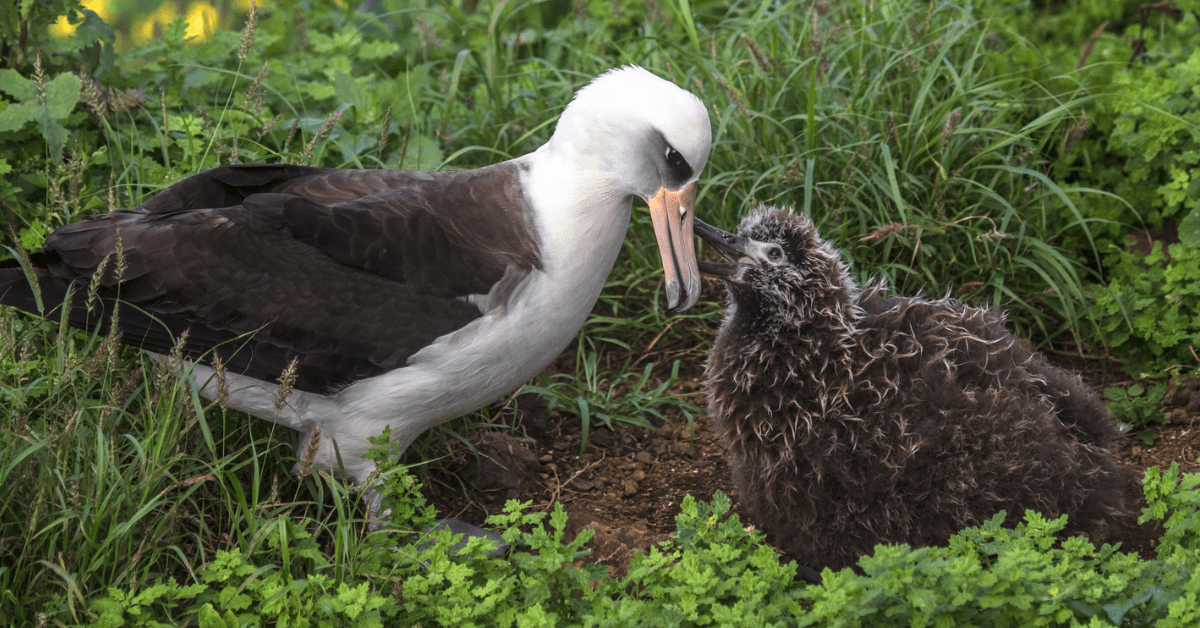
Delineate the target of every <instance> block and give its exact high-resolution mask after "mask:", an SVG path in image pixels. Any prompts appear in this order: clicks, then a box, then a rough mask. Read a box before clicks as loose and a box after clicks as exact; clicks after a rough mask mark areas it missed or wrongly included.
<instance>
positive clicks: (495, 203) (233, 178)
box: [0, 163, 540, 392]
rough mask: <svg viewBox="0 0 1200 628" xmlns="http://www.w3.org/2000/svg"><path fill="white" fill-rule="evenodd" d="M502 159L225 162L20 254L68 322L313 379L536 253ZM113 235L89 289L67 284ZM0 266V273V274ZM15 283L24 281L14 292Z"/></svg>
mask: <svg viewBox="0 0 1200 628" xmlns="http://www.w3.org/2000/svg"><path fill="white" fill-rule="evenodd" d="M519 183H520V178H519V171H518V166H516V165H514V164H508V163H506V164H498V165H496V166H491V167H489V168H483V169H480V170H473V171H464V172H444V173H423V172H403V171H388V170H331V169H318V168H307V167H301V166H287V165H278V166H275V165H249V166H229V167H224V168H218V169H215V170H211V171H208V172H205V173H202V174H200V175H197V176H194V177H191V178H189V179H187V180H184V181H182V182H180V183H178V184H176V185H173V186H171V187H169V188H167V189H166V190H164V191H162V192H161V193H159V194H157V195H155V196H154V197H153V198H151V199H150V200H148V201H147V202H146V203H144V204H142V205H141V206H139V207H137V208H135V209H132V210H120V211H116V212H114V213H112V214H111V215H109V216H106V217H104V218H98V219H95V220H91V221H87V222H82V223H76V224H73V225H68V226H66V227H64V228H62V229H60V230H58V231H56V232H55V233H53V234H51V236H50V237H49V238H48V239H47V241H46V246H45V247H44V248H43V249H42V250H40V251H38V252H37V253H35V254H34V255H33V261H34V264H35V266H36V267H37V268H38V271H37V274H38V279H39V283H40V284H41V288H42V290H43V296H44V299H45V301H46V304H47V306H48V307H53V306H55V305H57V304H58V303H61V302H62V300H63V298H64V295H65V293H66V289H67V286H68V285H70V284H72V283H74V284H76V286H77V287H76V289H75V290H76V293H77V294H79V295H80V296H77V297H76V298H75V299H74V300H73V301H74V307H73V309H72V313H71V320H72V323H73V324H75V325H76V326H80V327H87V328H93V329H98V330H100V331H107V327H108V322H107V318H108V316H109V315H110V313H111V311H112V308H113V305H114V303H115V302H116V301H117V300H119V301H120V302H121V303H122V305H121V309H120V314H119V316H118V321H119V323H118V324H119V327H120V329H121V331H122V334H123V340H124V341H125V342H127V343H130V344H135V345H138V346H141V347H144V348H146V349H148V350H151V351H156V352H161V353H165V352H167V351H169V350H170V349H171V347H172V346H173V344H174V341H175V338H177V337H178V336H179V335H180V334H182V333H183V332H184V331H185V330H187V331H188V341H187V344H186V345H185V347H184V352H185V354H186V355H187V357H189V358H192V359H199V358H201V357H203V356H205V355H206V354H210V353H213V352H215V353H217V354H219V355H220V356H221V357H222V359H223V360H224V361H225V363H226V364H227V365H228V366H229V368H230V370H231V371H234V372H238V373H243V374H246V375H250V376H252V377H255V378H258V379H261V380H265V381H274V380H275V379H277V378H278V377H279V375H280V373H282V372H283V370H284V369H285V368H286V367H287V365H288V364H289V363H290V362H291V361H292V360H293V359H294V360H296V361H297V367H298V369H297V379H296V384H295V385H296V387H297V388H299V389H301V390H307V391H313V392H327V391H329V390H332V389H336V388H338V387H340V386H344V385H346V384H348V383H351V382H354V381H357V380H359V379H362V378H365V377H371V376H374V375H378V374H381V373H384V372H386V371H388V370H391V369H394V368H399V367H402V366H404V365H405V364H406V362H407V360H408V358H409V357H410V356H411V355H412V354H413V353H415V352H417V351H419V350H420V349H421V348H422V347H424V346H426V345H428V344H429V343H430V342H432V341H433V340H434V339H436V338H437V337H439V336H442V335H444V334H447V333H450V332H452V331H454V330H456V329H459V328H461V327H462V326H464V325H466V324H467V323H469V322H470V321H472V320H474V319H475V318H478V317H479V316H480V311H479V309H478V308H477V307H476V306H475V305H472V304H469V303H467V302H466V301H465V300H464V299H463V297H466V296H467V295H470V294H483V293H487V292H488V291H489V290H491V289H492V286H493V285H495V284H496V283H497V282H499V281H501V279H503V278H504V277H505V276H506V273H507V276H509V277H510V278H511V277H512V276H513V275H514V273H515V274H518V275H522V276H523V275H524V274H525V273H528V272H529V271H531V270H533V269H534V268H538V267H539V266H540V261H539V257H538V249H537V240H536V234H535V233H534V231H533V228H532V226H531V224H530V222H529V220H528V218H527V217H526V207H527V204H526V201H525V198H524V196H523V193H522V191H521V188H520V185H519ZM118 238H119V239H120V248H121V250H122V252H123V256H124V261H125V268H124V270H123V272H122V273H121V274H120V278H119V280H118V275H117V273H116V271H115V268H114V267H115V263H109V264H108V268H107V270H106V272H105V275H104V281H103V282H102V286H103V288H102V290H101V293H100V296H101V297H102V303H100V304H97V305H94V306H93V308H92V310H91V311H90V312H89V310H88V309H87V308H86V306H85V304H84V303H83V300H84V299H83V296H82V294H81V293H85V292H86V286H87V283H88V281H89V280H90V278H91V276H92V275H93V274H94V272H95V270H96V269H97V268H98V267H99V266H100V265H101V263H102V260H104V258H105V257H106V256H112V257H111V258H110V259H115V252H116V250H117V248H118V245H117V241H118ZM9 266H10V268H8V269H0V302H4V303H7V304H10V305H14V306H16V307H21V308H23V309H26V310H33V309H36V308H35V307H32V293H31V292H30V291H29V289H28V287H27V286H25V287H22V286H23V285H24V283H25V279H24V277H23V276H22V275H21V274H20V269H19V268H13V267H14V266H15V264H11V263H10V264H9ZM5 273H7V274H5ZM22 290H23V291H24V292H22Z"/></svg>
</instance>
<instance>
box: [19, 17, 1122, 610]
mask: <svg viewBox="0 0 1200 628" xmlns="http://www.w3.org/2000/svg"><path fill="white" fill-rule="evenodd" d="M293 4H294V5H295V10H293ZM379 6H380V12H379V14H377V15H371V16H368V15H362V14H358V13H356V12H355V11H354V10H353V8H346V7H338V6H337V5H336V4H335V3H334V2H332V1H323V0H314V1H313V2H311V3H307V2H304V3H289V2H281V3H279V5H278V7H273V8H272V13H271V15H270V17H269V18H265V17H260V19H259V21H258V24H257V26H256V27H255V28H254V29H251V31H247V32H244V33H237V32H221V33H218V34H217V35H216V36H214V37H213V38H212V39H211V40H209V41H208V42H205V43H203V44H201V45H199V46H190V45H188V44H187V43H186V42H185V41H184V40H183V36H182V35H183V28H182V24H181V23H176V24H174V25H170V26H168V27H167V28H166V29H165V32H164V36H163V38H162V39H161V40H160V41H156V42H151V43H148V44H146V45H144V46H141V47H138V48H134V49H132V50H129V51H127V52H124V53H121V54H119V55H116V56H106V54H102V52H103V51H102V50H101V49H100V48H96V49H93V48H90V47H87V46H83V45H80V44H70V45H67V44H64V43H61V42H58V43H56V42H54V41H51V40H49V39H46V38H39V37H35V38H34V40H33V41H32V43H31V45H30V48H29V50H32V51H34V52H39V51H40V52H41V53H42V57H41V59H42V61H41V63H42V64H44V66H43V67H44V72H45V75H46V78H45V79H44V80H41V82H39V83H38V85H39V89H41V88H42V87H44V86H45V85H46V84H47V82H48V81H49V80H51V79H52V78H53V77H54V76H56V75H57V74H58V73H61V72H65V71H82V72H84V73H85V74H87V75H88V76H91V77H93V78H94V79H95V83H90V82H84V84H83V87H82V96H83V98H84V100H85V101H86V102H87V103H89V107H88V108H84V107H77V108H76V109H75V110H74V111H73V112H71V113H70V114H69V115H67V116H65V117H60V118H57V119H56V120H55V124H59V125H61V126H63V127H64V128H66V129H68V131H69V132H70V136H69V139H70V141H69V142H68V143H67V144H66V146H67V158H66V159H65V160H62V161H61V163H59V162H58V160H56V159H53V158H52V157H53V156H52V155H49V154H48V149H47V142H46V138H45V137H44V136H43V134H42V131H40V130H39V129H40V127H38V126H37V125H36V124H32V123H31V124H29V125H26V126H24V127H21V128H19V129H18V130H15V131H0V174H3V177H0V208H2V214H3V216H4V219H5V226H6V229H5V234H4V235H3V244H4V245H6V246H10V247H16V246H17V245H18V242H19V243H20V244H21V245H23V246H25V247H27V248H32V247H36V246H37V245H39V244H40V242H41V240H42V239H43V238H44V237H45V235H46V233H48V232H49V231H51V230H53V229H54V228H56V227H58V226H61V225H62V224H66V223H68V222H71V221H75V220H79V219H81V218H83V217H85V216H86V215H90V214H94V213H98V212H104V211H107V210H109V209H112V208H114V207H128V206H132V205H134V204H136V203H138V202H140V201H142V200H144V199H145V198H147V197H148V196H149V195H151V194H153V193H154V192H155V191H157V190H159V189H161V188H163V187H164V186H166V185H169V184H170V183H172V182H174V181H177V180H179V179H181V178H183V177H186V176H188V175H190V174H194V173H195V172H198V171H201V170H203V169H207V168H211V167H214V166H216V165H218V164H221V163H227V162H231V161H242V162H249V161H286V162H292V163H311V164H315V165H322V166H332V167H365V168H375V167H397V166H400V165H403V166H404V167H407V168H417V167H419V168H469V167H476V166H480V165H484V164H488V163H494V162H496V161H499V160H502V159H506V158H509V157H513V156H516V155H520V154H524V153H526V152H529V151H531V150H533V149H535V148H536V147H537V146H539V145H540V144H541V143H543V142H544V141H545V140H546V139H548V137H549V135H550V133H551V132H552V130H553V125H554V122H555V120H556V119H557V116H558V114H559V112H560V111H561V109H562V107H563V106H565V104H566V103H567V102H568V100H569V98H570V96H571V94H572V93H573V92H574V90H576V89H577V88H579V87H580V86H581V85H582V84H584V82H586V81H587V80H589V79H590V78H591V77H593V76H595V75H596V74H598V73H599V72H601V71H603V70H604V69H607V68H610V67H613V66H616V65H620V64H625V63H637V64H640V65H643V66H645V67H647V68H649V69H651V70H653V71H655V72H656V73H659V74H661V75H663V76H666V77H668V78H670V79H671V80H673V81H675V82H677V83H679V84H680V85H683V86H685V87H687V88H688V89H691V90H693V91H694V92H696V93H697V94H698V95H699V96H700V97H701V98H702V99H703V100H704V102H705V103H706V104H707V105H708V106H709V109H710V112H711V114H712V120H713V150H712V156H711V158H710V161H709V164H708V166H707V169H706V171H705V174H704V177H703V179H702V181H701V185H702V190H701V194H700V197H699V201H698V212H699V213H700V215H701V217H703V218H704V219H705V220H707V221H708V222H711V223H713V224H716V225H718V226H722V227H725V228H733V227H734V226H735V225H736V224H737V221H738V220H739V218H740V217H741V216H742V215H744V214H745V212H746V211H747V210H748V209H749V208H750V207H751V206H753V205H754V204H757V203H771V204H778V205H792V206H796V207H799V208H802V209H803V210H804V211H806V212H809V213H810V214H811V215H812V216H813V217H814V219H815V220H816V222H817V224H818V226H819V227H820V228H821V230H822V232H823V234H824V235H825V236H826V237H828V238H830V239H832V240H833V241H834V242H836V243H837V244H838V245H839V246H841V247H842V248H843V249H844V251H845V253H846V255H847V256H848V257H849V258H851V259H852V260H853V262H854V268H855V270H856V272H857V273H858V274H860V275H863V276H866V275H882V276H884V277H886V278H887V279H888V280H889V281H890V282H891V283H892V284H894V285H896V286H897V287H899V288H901V289H902V290H903V291H904V292H905V293H907V294H913V293H916V292H917V291H918V290H924V291H925V292H926V293H928V294H932V295H934V296H941V295H942V294H944V293H945V292H946V291H948V290H953V291H954V292H953V294H954V295H955V296H957V297H959V298H962V299H964V300H967V301H972V302H983V303H990V304H992V305H995V306H997V307H1002V308H1004V309H1006V310H1007V311H1008V312H1009V315H1010V318H1011V320H1012V321H1013V324H1014V325H1015V326H1016V327H1017V328H1018V329H1019V330H1020V331H1021V332H1022V333H1024V334H1026V335H1028V336H1030V337H1032V338H1033V339H1034V340H1036V341H1039V342H1054V343H1056V344H1057V343H1062V344H1063V345H1067V346H1069V345H1070V344H1071V342H1072V341H1076V340H1078V339H1080V338H1086V337H1090V336H1093V335H1094V332H1095V326H1094V324H1093V322H1092V321H1091V320H1090V319H1089V317H1088V314H1087V312H1088V311H1089V308H1090V301H1089V297H1088V294H1087V292H1086V291H1085V289H1084V284H1085V283H1086V282H1088V281H1090V280H1093V279H1094V278H1095V275H1094V273H1095V269H1097V268H1099V262H1098V259H1097V253H1096V251H1095V250H1094V248H1095V247H1094V246H1093V245H1091V244H1090V242H1091V231H1090V229H1091V227H1092V225H1093V221H1092V219H1091V218H1089V217H1088V216H1086V215H1083V214H1081V213H1080V212H1079V210H1078V209H1077V208H1076V206H1075V204H1074V203H1073V200H1072V199H1077V198H1079V197H1080V196H1081V195H1087V194H1103V193H1104V192H1102V191H1097V190H1088V189H1079V187H1078V186H1074V185H1072V184H1070V183H1068V182H1064V181H1057V180H1055V179H1054V178H1053V177H1052V176H1050V175H1048V174H1046V173H1049V172H1052V171H1053V168H1052V165H1053V164H1054V163H1055V162H1056V160H1057V159H1059V157H1060V156H1061V153H1062V151H1064V150H1065V149H1066V147H1067V146H1068V145H1069V143H1068V142H1067V141H1066V139H1067V137H1068V135H1069V134H1070V133H1071V132H1072V129H1075V128H1076V127H1077V125H1078V123H1079V120H1080V117H1081V115H1082V111H1083V108H1084V107H1085V106H1086V105H1087V104H1088V103H1089V102H1090V100H1089V99H1092V98H1094V97H1093V96H1090V95H1088V93H1087V91H1086V90H1085V89H1084V88H1083V87H1082V86H1081V85H1080V84H1079V82H1078V81H1077V80H1076V79H1075V78H1074V77H1072V76H1053V77H1049V78H1047V77H1048V75H1047V74H1046V72H1045V71H1044V70H1041V69H1039V70H1038V71H1037V72H1034V71H1030V70H1026V69H1023V68H1026V67H1029V65H1030V64H1029V63H1028V60H1029V59H1030V58H1036V51H1035V50H1032V49H1030V48H1029V44H1027V43H1026V42H1025V41H1024V40H1023V39H1022V38H1021V37H1020V36H1018V35H1015V34H1012V33H1009V32H1006V31H1005V30H1004V28H1003V25H1001V24H995V23H982V22H979V21H976V20H975V19H974V18H972V16H971V14H970V13H969V12H968V11H966V10H964V9H962V8H960V7H957V6H955V5H953V4H945V3H939V2H929V3H926V2H917V1H910V0H894V1H891V2H883V1H881V2H874V3H856V2H833V3H813V2H799V1H794V2H782V3H771V2H731V3H726V2H719V1H716V0H704V1H688V0H667V1H664V2H660V3H658V4H657V5H656V6H657V7H658V11H652V12H650V13H649V14H648V13H646V12H645V10H644V8H643V6H642V5H641V3H637V2H633V1H625V2H590V3H581V4H580V6H583V8H584V14H585V17H584V18H582V19H580V17H579V15H578V14H577V13H576V12H575V10H574V8H573V7H574V6H575V5H568V3H565V2H531V3H508V2H480V3H474V2H463V1H457V0H446V1H444V2H433V1H430V2H427V3H423V4H416V5H414V4H413V3H411V2H400V1H399V0H396V1H394V2H393V1H390V0H387V1H384V2H381V3H380V4H379ZM469 7H473V9H472V8H469ZM614 8H616V9H619V11H618V12H613V11H614ZM37 10H38V11H43V12H44V11H45V10H46V9H44V8H42V7H41V5H40V4H39V5H37ZM38 15H39V14H38V13H37V12H36V11H35V12H34V13H33V16H34V17H35V18H36V17H37V16H38ZM296 16H303V17H304V19H303V20H297V19H296ZM30 19H31V23H32V22H35V21H36V20H34V19H33V18H30ZM248 32H253V33H254V34H255V41H254V42H253V43H252V44H251V43H248V41H249V40H248V37H247V33H248ZM26 52H28V51H22V53H23V55H24V56H23V57H21V59H22V60H21V61H20V64H16V66H15V67H16V68H17V69H18V70H19V71H20V72H21V74H22V76H25V77H30V78H32V77H35V75H36V72H35V70H34V69H33V66H32V63H33V60H32V59H33V58H34V57H35V55H32V54H25V53H26ZM1013 59H1020V60H1022V62H1021V63H1016V62H1013ZM14 63H16V62H14ZM21 64H24V65H21ZM264 64H268V65H267V68H268V69H267V71H266V73H265V74H262V73H260V68H262V67H264ZM39 80H40V79H39ZM35 82H37V81H35ZM9 100H12V99H11V98H10V99H9ZM2 113H3V111H2V110H0V114H2ZM640 209H641V208H636V209H635V217H634V221H633V224H632V226H631V230H630V236H629V239H628V241H627V243H626V246H625V249H624V253H623V255H622V257H621V258H620V259H619V260H618V262H617V267H616V268H615V269H614V272H613V274H612V276H611V277H610V280H609V283H608V286H607V287H606V289H605V292H604V294H603V295H602V296H601V299H600V302H599V303H598V304H597V306H596V309H595V311H594V314H593V317H592V318H591V319H590V320H589V322H588V323H587V325H586V326H585V328H584V330H583V332H582V334H581V336H580V338H579V342H578V349H577V358H576V364H575V367H574V369H573V370H571V371H570V372H568V373H565V374H563V375H560V376H557V377H555V378H553V379H551V380H548V381H544V382H542V383H541V387H540V388H537V389H531V390H536V391H537V392H540V393H541V394H543V395H546V396H548V397H549V399H550V400H551V401H552V402H553V403H556V404H558V406H559V407H561V410H562V413H563V414H567V415H572V414H578V415H580V416H581V418H587V419H589V420H592V421H591V423H590V426H591V428H595V429H599V424H600V423H606V424H607V423H610V422H621V421H624V422H633V423H639V422H643V421H645V420H647V419H646V417H647V416H648V415H649V416H653V415H654V414H655V413H658V412H661V408H664V407H673V408H675V409H676V410H678V411H680V412H682V413H683V415H684V416H688V417H693V416H695V415H696V414H697V410H696V408H695V407H694V406H691V405H689V404H690V403H695V399H694V398H683V397H678V396H674V395H672V394H671V393H670V390H669V389H670V384H671V381H672V380H673V379H674V378H675V377H676V376H677V371H675V370H674V369H675V368H677V367H678V365H679V362H678V361H679V360H683V361H684V364H685V365H687V364H689V363H690V364H693V365H698V364H699V363H700V362H702V361H703V359H704V357H705V356H706V355H707V342H708V341H709V339H710V338H711V336H712V334H713V333H714V331H715V329H716V327H717V325H718V322H719V317H720V314H721V311H720V307H719V305H718V304H717V302H718V301H719V300H720V299H721V295H720V294H719V293H718V292H717V291H710V292H709V293H707V294H705V297H704V301H702V302H701V303H700V304H699V305H698V306H697V308H696V309H694V310H693V311H692V312H689V313H688V314H687V315H685V316H671V315H668V314H667V313H666V312H665V311H664V310H663V308H662V303H661V297H660V296H659V295H660V293H661V291H662V289H661V286H662V272H661V268H660V267H659V262H658V260H657V255H656V254H655V249H654V246H655V245H654V239H653V235H652V230H651V227H650V224H649V220H648V217H647V215H646V213H645V212H644V211H640ZM0 341H2V345H0V407H2V408H4V409H5V410H4V411H5V412H6V414H5V415H4V416H3V419H2V420H0V487H3V494H4V496H5V500H4V502H3V503H2V504H0V591H2V594H0V617H4V618H6V620H8V621H9V622H11V623H12V624H13V625H71V624H76V623H86V622H88V621H91V620H92V619H94V616H93V615H90V614H89V612H90V611H89V608H90V605H91V604H92V603H93V602H94V601H95V600H96V599H98V598H99V597H101V596H103V595H105V592H106V591H107V590H108V589H109V587H116V588H118V589H122V590H136V589H138V588H139V587H144V586H147V585H149V584H150V583H153V582H156V581H159V580H163V579H166V578H175V579H177V580H178V581H180V582H193V581H195V580H196V579H197V577H198V575H197V574H199V573H200V572H201V569H202V566H203V565H205V564H209V563H211V561H213V560H214V558H215V557H216V556H217V555H218V552H221V551H230V550H232V551H237V552H241V553H242V554H243V555H244V556H247V557H250V558H251V561H252V562H253V561H255V560H257V561H259V562H261V563H263V564H269V565H273V566H274V567H273V568H278V567H282V568H283V569H284V570H288V571H291V572H296V573H302V572H305V571H306V570H316V571H319V572H320V573H321V574H323V575H328V576H331V577H334V578H337V579H341V580H346V581H355V580H354V579H355V578H359V577H362V576H363V574H368V573H369V574H371V575H372V577H378V576H379V573H378V572H377V571H372V570H376V569H379V563H378V561H377V559H376V558H369V557H370V552H366V551H364V546H365V545H366V544H367V543H368V539H367V536H366V532H365V523H364V522H363V521H362V520H361V512H360V510H359V508H358V504H357V499H356V494H355V489H352V488H348V487H345V486H344V485H342V484H341V483H339V482H337V481H336V480H333V479H332V478H330V477H329V476H328V474H321V473H316V472H312V473H309V474H307V475H306V476H304V477H302V478H299V479H297V478H295V477H293V476H291V475H290V473H289V470H290V469H291V466H292V464H293V463H294V462H295V461H296V460H295V458H297V456H298V454H296V453H295V452H294V451H293V450H292V448H291V447H292V445H293V444H294V441H295V437H294V435H293V434H291V433H290V432H289V431H288V430H285V429H283V428H279V427H276V426H274V425H272V424H270V423H268V422H265V421H260V420H257V419H251V418H249V417H246V416H244V415H240V414H237V413H234V412H225V411H224V410H222V409H221V408H220V407H219V406H217V405H215V404H213V403H210V402H207V401H205V400H203V399H201V398H199V397H198V396H197V395H196V393H195V391H194V390H192V389H191V388H189V387H188V386H187V385H185V384H182V383H180V382H179V381H178V380H177V379H176V378H174V377H172V376H171V374H170V372H169V370H167V369H165V368H164V367H162V366H161V365H159V364H156V363H155V362H154V361H152V360H150V359H149V358H148V357H147V356H145V355H142V354H139V353H138V352H136V351H134V350H131V349H119V348H116V347H115V346H113V345H112V344H111V343H109V342H108V341H107V340H106V339H105V338H98V337H91V336H88V335H86V334H80V333H73V332H68V331H67V330H66V329H65V328H64V327H63V326H62V325H61V324H60V322H59V321H58V320H57V319H54V318H52V319H50V320H45V321H39V320H37V319H34V318H32V317H28V316H25V315H22V314H17V313H14V312H11V311H7V310H6V311H4V312H2V313H0ZM643 354H646V355H644V356H643ZM684 370H685V371H688V369H684ZM695 370H696V369H692V371H693V372H694V371H695ZM481 420H482V419H481ZM564 420H576V419H575V418H572V417H567V418H565V419H564ZM288 522H292V523H288ZM293 524H294V526H293ZM297 529H299V530H302V531H303V533H304V534H308V535H310V536H311V538H312V539H313V540H314V541H313V543H314V545H315V546H316V547H317V548H319V550H320V553H321V556H322V557H323V558H320V559H317V558H314V557H313V556H312V555H308V558H301V557H291V556H289V555H288V554H287V551H286V548H287V547H289V544H288V542H287V541H286V539H285V540H283V541H280V539H284V537H287V535H294V534H295V533H296V531H297ZM272 544H274V545H272ZM269 547H275V548H284V549H283V550H279V551H282V552H283V554H282V555H279V554H278V553H277V551H276V550H272V551H267V549H268V548H269ZM305 547H308V546H307V545H306V546H305ZM310 549H311V548H310ZM306 551H307V550H306ZM364 557H368V558H364ZM263 568H264V569H266V567H263Z"/></svg>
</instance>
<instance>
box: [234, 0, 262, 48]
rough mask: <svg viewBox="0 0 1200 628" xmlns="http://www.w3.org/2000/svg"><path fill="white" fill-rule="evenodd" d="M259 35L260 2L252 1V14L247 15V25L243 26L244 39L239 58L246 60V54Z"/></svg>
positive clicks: (240, 46)
mask: <svg viewBox="0 0 1200 628" xmlns="http://www.w3.org/2000/svg"><path fill="white" fill-rule="evenodd" d="M257 35H258V3H256V2H251V3H250V14H249V15H247V16H246V26H244V27H243V28H242V40H241V44H240V45H239V46H238V53H237V56H238V59H240V60H242V61H245V60H246V55H248V54H250V50H251V49H252V48H253V47H254V38H255V37H256V36H257Z"/></svg>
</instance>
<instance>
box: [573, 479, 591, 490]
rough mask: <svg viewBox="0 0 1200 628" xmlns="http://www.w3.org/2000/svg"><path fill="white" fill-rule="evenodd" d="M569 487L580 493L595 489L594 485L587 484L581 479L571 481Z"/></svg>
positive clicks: (586, 481)
mask: <svg viewBox="0 0 1200 628" xmlns="http://www.w3.org/2000/svg"><path fill="white" fill-rule="evenodd" d="M571 486H574V487H575V488H577V489H579V490H581V491H590V490H592V489H593V488H596V483H595V482H589V481H588V480H585V479H583V478H575V479H574V480H571Z"/></svg>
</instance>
